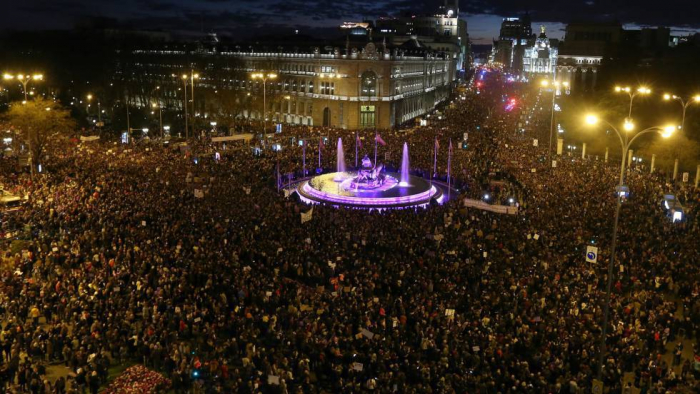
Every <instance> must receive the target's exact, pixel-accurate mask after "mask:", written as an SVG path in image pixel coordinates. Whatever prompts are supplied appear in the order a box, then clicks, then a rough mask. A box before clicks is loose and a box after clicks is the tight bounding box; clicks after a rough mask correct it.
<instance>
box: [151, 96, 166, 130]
mask: <svg viewBox="0 0 700 394" xmlns="http://www.w3.org/2000/svg"><path fill="white" fill-rule="evenodd" d="M151 107H152V108H156V107H158V124H159V125H160V138H163V106H162V105H161V104H160V103H158V104H156V103H151Z"/></svg>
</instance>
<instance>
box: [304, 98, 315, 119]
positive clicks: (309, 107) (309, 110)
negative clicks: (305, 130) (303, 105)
mask: <svg viewBox="0 0 700 394" xmlns="http://www.w3.org/2000/svg"><path fill="white" fill-rule="evenodd" d="M313 113H314V105H313V103H312V102H311V101H309V106H308V107H307V109H306V114H307V115H309V116H311V115H313Z"/></svg>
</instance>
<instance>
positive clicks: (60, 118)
mask: <svg viewBox="0 0 700 394" xmlns="http://www.w3.org/2000/svg"><path fill="white" fill-rule="evenodd" d="M6 117H7V121H8V122H9V123H10V124H11V125H12V126H14V127H15V129H17V130H18V133H19V136H20V138H22V139H23V140H24V142H25V143H26V144H27V145H28V146H29V154H30V157H31V166H32V173H33V172H34V169H35V168H36V165H37V164H39V163H41V161H42V159H43V158H44V154H45V152H46V149H47V147H48V145H49V143H50V142H51V141H52V140H54V139H55V138H56V137H57V136H60V135H61V134H66V133H68V132H70V131H72V130H74V129H75V121H74V120H73V119H72V118H71V117H70V112H69V111H68V110H66V109H65V108H63V106H61V105H60V104H59V103H57V102H54V101H51V100H44V99H42V98H38V97H37V98H36V99H35V100H31V101H27V102H26V103H24V104H22V103H19V102H15V103H13V104H12V105H11V106H10V110H9V111H8V112H7V115H6Z"/></svg>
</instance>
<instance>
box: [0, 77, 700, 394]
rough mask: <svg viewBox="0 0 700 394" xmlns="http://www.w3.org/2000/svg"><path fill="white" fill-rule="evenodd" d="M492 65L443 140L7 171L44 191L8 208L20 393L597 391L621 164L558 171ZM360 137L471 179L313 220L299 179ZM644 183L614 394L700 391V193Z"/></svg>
mask: <svg viewBox="0 0 700 394" xmlns="http://www.w3.org/2000/svg"><path fill="white" fill-rule="evenodd" d="M484 75H485V76H484V79H483V87H480V88H476V87H475V86H473V81H469V82H467V83H466V84H464V85H462V86H460V87H459V89H457V90H456V93H455V94H454V95H453V97H452V99H451V101H449V102H448V103H447V104H446V105H445V106H444V107H441V108H440V109H439V110H438V111H436V112H434V113H433V114H431V115H430V117H429V118H427V117H426V118H425V119H426V120H427V122H426V123H427V124H426V125H423V126H420V125H416V126H413V125H410V126H405V127H403V128H397V129H393V130H376V131H375V130H362V131H357V132H356V131H355V130H345V129H341V128H333V127H309V126H288V127H287V126H285V127H284V128H283V129H282V131H281V132H280V133H276V134H274V136H273V137H271V138H270V139H269V140H267V141H265V142H264V143H263V142H261V141H260V140H259V138H256V139H254V140H253V141H250V142H244V141H231V142H225V143H221V142H212V141H211V139H210V138H209V137H206V136H205V137H203V138H198V139H196V140H192V141H189V142H188V143H187V144H186V146H185V145H184V144H176V143H168V144H164V143H162V142H161V141H156V140H153V141H147V140H145V139H144V140H132V141H130V143H128V144H123V143H121V141H118V140H116V139H108V138H102V139H100V140H98V141H89V142H81V141H80V136H79V135H78V133H76V134H75V135H73V136H70V137H66V138H64V139H60V140H57V141H55V142H54V143H53V144H52V145H51V147H50V150H49V155H48V158H47V159H46V160H45V161H44V162H43V163H42V166H43V168H42V172H41V173H36V174H31V173H29V172H28V171H17V163H16V159H14V158H3V159H1V160H0V161H1V162H2V165H1V166H0V171H1V173H0V177H1V178H2V183H3V186H4V189H5V190H8V191H11V192H12V193H14V194H17V195H21V196H27V200H26V202H25V203H24V204H23V205H21V206H20V207H19V209H13V210H7V211H4V212H2V214H1V215H2V216H1V224H2V228H1V229H0V235H2V239H3V240H2V242H1V243H0V251H2V253H3V254H2V256H0V260H1V265H2V267H1V268H2V269H1V271H0V274H1V275H2V282H1V285H0V286H1V287H0V318H1V319H2V321H1V324H0V326H1V329H2V330H1V332H0V356H1V357H2V370H1V372H2V373H1V374H0V387H2V388H3V389H2V391H3V392H6V393H44V394H49V393H71V392H77V393H84V392H91V393H97V392H101V390H104V389H105V388H107V387H108V386H109V385H110V384H112V383H113V378H114V376H115V375H116V374H118V373H119V372H115V371H122V370H123V369H125V368H127V367H131V366H134V365H142V366H144V367H147V368H148V369H149V370H152V371H155V372H158V373H159V374H161V375H162V376H163V377H164V379H166V380H167V383H164V384H163V387H167V389H166V388H163V389H162V392H173V393H360V392H377V393H586V392H591V387H592V386H593V383H594V382H593V381H594V379H596V372H597V367H598V355H599V350H600V348H599V341H600V336H601V332H602V325H603V317H604V316H603V315H604V302H605V299H606V298H605V291H606V284H607V281H608V262H609V259H610V257H611V252H610V249H611V247H610V245H611V239H612V232H613V219H612V218H613V216H614V212H615V205H616V198H615V186H616V185H617V182H618V176H619V172H620V169H619V167H620V165H619V163H620V158H619V156H617V157H616V156H614V155H611V156H610V158H609V160H607V161H606V160H604V158H603V157H602V156H601V157H598V156H594V155H589V156H587V157H582V156H581V155H580V154H573V155H572V154H570V153H567V152H564V153H563V154H562V155H557V156H556V157H555V158H553V159H554V160H556V167H552V166H551V165H550V163H549V162H548V155H547V149H548V146H547V145H548V143H547V141H548V138H549V132H550V129H549V127H550V126H549V122H550V118H549V116H550V112H549V109H548V108H544V109H540V107H539V106H536V105H535V102H536V101H537V100H538V95H540V92H539V91H538V90H537V89H534V88H532V87H531V86H530V85H528V84H527V83H512V84H510V83H507V82H506V81H505V78H504V77H503V75H502V74H501V72H499V71H498V70H489V71H488V72H485V74H484ZM510 97H514V98H515V99H516V100H517V103H518V104H517V105H516V106H515V108H514V109H510V108H506V106H505V105H504V100H505V99H504V98H510ZM522 114H527V115H530V114H531V115H532V117H531V118H530V121H529V124H528V127H527V128H523V131H520V129H521V128H520V127H519V126H518V123H519V122H522V120H521V115H522ZM257 126H258V125H257V124H251V123H249V124H246V125H242V126H241V127H240V131H242V132H253V130H250V129H247V128H255V127H257ZM465 133H466V134H468V135H467V136H465ZM377 135H380V136H381V142H382V143H380V144H378V145H377V143H376V141H377V138H376V136H377ZM323 138H325V140H324V143H323V146H319V141H320V140H321V139H323ZM338 138H342V140H343V143H344V144H345V152H344V153H345V159H346V162H347V165H348V167H354V166H355V163H356V160H357V159H356V153H355V152H356V145H357V152H358V153H357V155H359V159H362V157H363V156H364V155H369V156H370V157H372V156H373V155H374V153H375V151H374V150H375V146H376V149H377V151H378V152H377V157H378V159H377V162H381V163H383V164H384V165H385V166H386V167H387V168H389V169H398V168H400V166H401V162H400V160H401V148H402V146H403V143H404V142H407V143H408V147H409V151H410V156H411V157H410V159H411V173H412V174H413V175H415V176H419V177H422V178H425V179H430V180H431V182H432V180H435V181H436V182H441V183H442V184H447V183H448V166H449V168H450V172H451V173H450V179H449V183H450V185H452V189H451V192H450V193H451V196H450V199H449V201H447V202H445V203H444V204H442V205H439V204H437V203H431V204H430V206H428V207H426V208H407V209H397V210H371V211H370V210H361V209H349V208H342V207H334V206H330V205H323V204H321V205H315V206H313V216H312V218H311V219H310V220H308V221H306V222H303V221H302V220H300V215H301V214H302V213H306V212H308V211H309V209H310V208H311V207H309V206H307V205H306V204H304V203H303V202H301V201H299V198H298V196H297V194H296V193H294V192H293V190H294V186H293V185H294V184H295V183H296V182H298V181H300V180H301V179H302V178H306V177H307V176H309V175H312V174H315V172H316V169H317V168H319V171H323V172H331V171H335V168H336V157H337V152H336V149H337V148H336V142H337V140H338ZM533 140H538V141H539V143H533ZM301 141H303V142H301ZM300 142H301V143H300ZM555 144H556V142H555ZM360 145H361V146H360ZM273 146H274V147H275V148H274V149H273ZM450 146H451V148H450ZM613 148H614V149H615V151H617V147H611V151H612V149H613ZM304 154H305V157H304V156H303V155H304ZM553 156H554V154H553ZM319 162H320V166H319ZM448 162H449V163H448ZM304 166H305V169H306V172H307V173H306V174H304V172H303V169H304ZM433 167H435V168H433ZM433 170H435V171H434V172H433ZM626 179H627V180H626V182H627V183H626V185H627V186H628V187H629V189H630V191H631V193H630V196H629V197H628V198H627V199H625V201H624V203H623V204H622V208H621V212H620V220H619V221H620V225H619V229H618V235H617V250H616V257H615V264H614V267H613V274H614V277H613V286H612V291H611V294H610V304H609V307H610V316H609V319H608V328H607V338H606V355H605V360H604V365H603V366H602V382H603V384H604V387H605V392H610V393H633V392H634V393H637V392H642V393H667V392H674V393H676V392H677V393H691V392H697V390H698V387H700V386H698V379H700V361H699V359H698V352H699V350H698V345H697V344H698V339H699V338H700V327H699V324H700V284H699V283H700V281H699V280H698V278H699V274H700V272H699V271H700V265H698V262H699V261H700V248H698V239H700V224H699V222H698V218H697V214H698V212H699V210H698V206H699V203H700V200H699V199H700V192H699V191H698V190H697V189H694V188H692V185H685V186H678V185H677V184H672V183H667V177H665V176H664V174H661V173H659V172H658V171H657V172H655V173H650V171H649V169H648V168H644V167H641V166H639V167H630V168H629V169H628V170H627V172H626ZM665 194H674V195H676V196H677V197H678V198H679V199H680V200H681V201H682V202H683V204H684V207H685V212H686V215H685V217H684V218H683V220H681V221H672V220H671V219H669V217H668V216H667V214H666V212H665V211H664V210H663V209H662V206H661V200H662V199H663V196H664V195H665ZM467 199H470V200H480V201H484V202H486V203H488V204H492V205H506V206H511V207H517V212H516V213H515V214H506V213H495V212H490V211H488V210H484V209H478V208H472V207H467V206H466V205H465V201H466V200H467ZM591 245H593V246H595V247H597V248H599V255H598V257H597V261H596V262H594V263H591V262H589V261H587V260H586V248H587V246H591ZM109 390H110V389H108V390H107V391H106V392H120V391H118V390H114V391H109ZM112 390H113V389H112Z"/></svg>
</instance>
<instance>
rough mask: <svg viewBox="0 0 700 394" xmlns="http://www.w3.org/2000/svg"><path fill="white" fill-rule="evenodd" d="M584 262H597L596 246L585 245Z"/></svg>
mask: <svg viewBox="0 0 700 394" xmlns="http://www.w3.org/2000/svg"><path fill="white" fill-rule="evenodd" d="M586 262H588V263H597V262H598V248H597V247H596V246H590V245H589V246H587V247H586Z"/></svg>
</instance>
